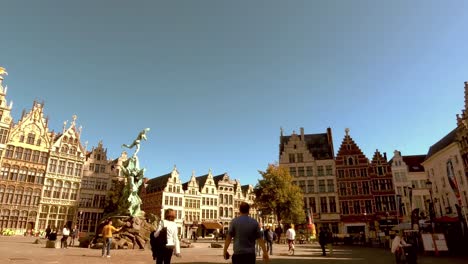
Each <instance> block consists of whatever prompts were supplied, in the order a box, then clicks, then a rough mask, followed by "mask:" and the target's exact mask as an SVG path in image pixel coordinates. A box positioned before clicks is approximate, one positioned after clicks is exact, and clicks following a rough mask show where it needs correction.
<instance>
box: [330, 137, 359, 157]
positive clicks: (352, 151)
mask: <svg viewBox="0 0 468 264" xmlns="http://www.w3.org/2000/svg"><path fill="white" fill-rule="evenodd" d="M348 145H349V146H350V147H349V148H348V147H347V146H348ZM345 155H362V156H364V157H365V156H366V155H364V153H363V152H362V150H361V149H360V148H359V146H358V145H357V144H356V142H354V140H353V138H352V137H351V136H350V135H349V134H346V135H345V136H344V138H343V141H342V142H341V145H340V148H339V149H338V153H337V154H336V157H341V156H345Z"/></svg>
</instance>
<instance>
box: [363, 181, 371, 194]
mask: <svg viewBox="0 0 468 264" xmlns="http://www.w3.org/2000/svg"><path fill="white" fill-rule="evenodd" d="M362 192H363V193H364V194H370V189H369V182H367V181H365V182H362Z"/></svg>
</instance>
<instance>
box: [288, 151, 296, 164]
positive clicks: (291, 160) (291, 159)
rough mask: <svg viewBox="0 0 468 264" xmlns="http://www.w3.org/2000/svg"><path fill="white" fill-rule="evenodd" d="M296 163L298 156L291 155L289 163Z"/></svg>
mask: <svg viewBox="0 0 468 264" xmlns="http://www.w3.org/2000/svg"><path fill="white" fill-rule="evenodd" d="M295 162H296V156H295V155H294V154H293V153H290V154H289V163H295Z"/></svg>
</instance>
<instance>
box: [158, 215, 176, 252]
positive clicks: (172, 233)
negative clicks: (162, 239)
mask: <svg viewBox="0 0 468 264" xmlns="http://www.w3.org/2000/svg"><path fill="white" fill-rule="evenodd" d="M163 227H166V228H167V244H166V247H168V248H175V253H176V254H180V241H179V236H178V234H177V232H178V231H177V224H176V223H175V222H173V221H167V220H162V221H161V222H159V226H158V229H157V230H156V232H154V237H157V236H158V235H159V232H160V231H161V229H163Z"/></svg>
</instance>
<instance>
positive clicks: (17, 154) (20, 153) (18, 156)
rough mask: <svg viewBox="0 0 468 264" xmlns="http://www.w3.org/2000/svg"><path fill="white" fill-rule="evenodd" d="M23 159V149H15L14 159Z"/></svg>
mask: <svg viewBox="0 0 468 264" xmlns="http://www.w3.org/2000/svg"><path fill="white" fill-rule="evenodd" d="M22 157H23V148H20V147H17V148H16V149H15V154H14V155H13V158H14V159H21V158H22Z"/></svg>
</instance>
